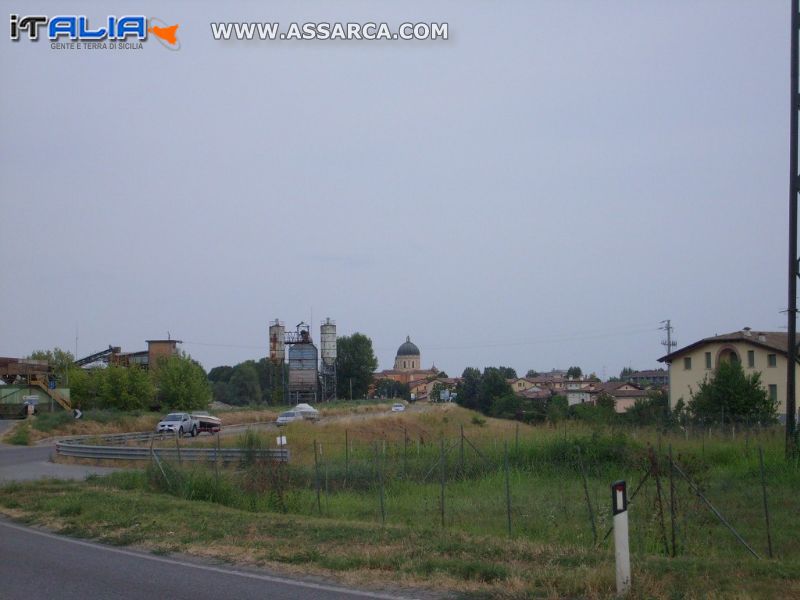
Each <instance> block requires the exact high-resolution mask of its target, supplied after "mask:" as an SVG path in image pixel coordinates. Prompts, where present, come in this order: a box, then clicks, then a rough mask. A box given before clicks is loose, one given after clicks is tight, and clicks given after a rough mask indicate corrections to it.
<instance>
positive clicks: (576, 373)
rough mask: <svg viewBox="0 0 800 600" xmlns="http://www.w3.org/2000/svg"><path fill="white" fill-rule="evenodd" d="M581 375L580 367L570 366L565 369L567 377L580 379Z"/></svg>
mask: <svg viewBox="0 0 800 600" xmlns="http://www.w3.org/2000/svg"><path fill="white" fill-rule="evenodd" d="M582 375H583V371H581V368H580V367H570V368H569V369H567V377H569V378H570V379H580V378H581V376H582Z"/></svg>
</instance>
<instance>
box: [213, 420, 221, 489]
mask: <svg viewBox="0 0 800 600" xmlns="http://www.w3.org/2000/svg"><path fill="white" fill-rule="evenodd" d="M219 451H220V440H219V431H217V447H216V448H215V449H214V473H216V475H217V479H219Z"/></svg>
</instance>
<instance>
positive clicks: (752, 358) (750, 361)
mask: <svg viewBox="0 0 800 600" xmlns="http://www.w3.org/2000/svg"><path fill="white" fill-rule="evenodd" d="M747 366H748V367H750V368H753V367H755V366H756V353H755V352H754V351H753V350H748V351H747Z"/></svg>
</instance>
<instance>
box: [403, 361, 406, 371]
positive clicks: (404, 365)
mask: <svg viewBox="0 0 800 600" xmlns="http://www.w3.org/2000/svg"><path fill="white" fill-rule="evenodd" d="M403 368H404V369H405V368H406V361H403Z"/></svg>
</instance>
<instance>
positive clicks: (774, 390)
mask: <svg viewBox="0 0 800 600" xmlns="http://www.w3.org/2000/svg"><path fill="white" fill-rule="evenodd" d="M769 399H770V400H772V401H773V402H774V401H776V400H777V399H778V386H777V385H776V384H774V383H770V384H769Z"/></svg>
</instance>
